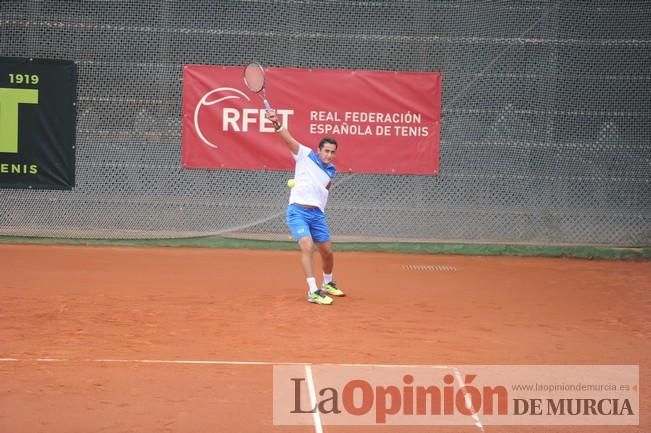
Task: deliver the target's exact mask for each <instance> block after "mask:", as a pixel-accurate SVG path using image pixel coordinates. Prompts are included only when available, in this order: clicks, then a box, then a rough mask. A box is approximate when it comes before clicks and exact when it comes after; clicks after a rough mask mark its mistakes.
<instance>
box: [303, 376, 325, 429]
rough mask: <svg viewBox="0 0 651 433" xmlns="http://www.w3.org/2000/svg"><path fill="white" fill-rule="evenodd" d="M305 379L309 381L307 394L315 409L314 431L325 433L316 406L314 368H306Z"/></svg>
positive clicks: (311, 405)
mask: <svg viewBox="0 0 651 433" xmlns="http://www.w3.org/2000/svg"><path fill="white" fill-rule="evenodd" d="M305 378H306V379H307V393H308V394H309V396H310V407H311V408H313V409H314V411H313V412H312V420H313V421H314V431H315V432H316V433H323V427H322V426H321V415H319V410H318V409H317V406H316V392H315V391H314V379H313V378H312V367H310V366H309V365H306V366H305Z"/></svg>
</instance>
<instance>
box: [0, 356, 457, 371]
mask: <svg viewBox="0 0 651 433" xmlns="http://www.w3.org/2000/svg"><path fill="white" fill-rule="evenodd" d="M0 362H97V363H116V364H117V363H124V364H129V363H131V364H199V365H201V364H205V365H270V366H273V365H292V366H312V365H319V366H326V367H327V366H337V367H377V368H409V367H412V368H414V367H416V368H434V369H449V370H452V369H454V367H449V366H446V365H419V364H365V363H360V364H355V363H327V362H325V363H318V362H317V363H314V362H282V361H224V360H201V359H112V358H100V359H83V358H79V359H71V358H0Z"/></svg>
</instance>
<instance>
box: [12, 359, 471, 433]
mask: <svg viewBox="0 0 651 433" xmlns="http://www.w3.org/2000/svg"><path fill="white" fill-rule="evenodd" d="M0 362H89V363H115V364H190V365H252V366H261V365H263V366H274V365H291V366H303V367H305V374H306V379H307V386H308V393H309V397H310V404H311V405H312V407H315V406H316V394H315V389H314V379H313V376H312V366H313V365H319V366H343V367H374V368H375V367H377V368H410V367H411V368H432V369H447V370H453V371H454V375H455V377H456V379H457V381H458V382H459V386H460V387H463V379H462V378H461V373H460V372H459V369H458V368H457V367H450V366H447V365H424V364H365V363H357V364H356V363H307V362H278V361H276V362H274V361H224V360H199V359H69V358H0ZM465 399H466V404H467V405H468V406H469V407H470V408H471V409H472V411H473V412H475V409H474V408H473V407H472V401H471V400H470V398H469V395H468V394H466V395H465ZM312 417H313V419H314V429H315V430H316V433H323V427H322V424H321V417H320V415H319V413H318V411H315V412H314V413H313V414H312ZM472 418H473V419H474V421H475V426H476V427H477V428H479V430H480V431H481V432H482V433H483V432H484V426H483V425H482V423H481V420H480V419H479V416H477V414H476V413H475V414H473V415H472Z"/></svg>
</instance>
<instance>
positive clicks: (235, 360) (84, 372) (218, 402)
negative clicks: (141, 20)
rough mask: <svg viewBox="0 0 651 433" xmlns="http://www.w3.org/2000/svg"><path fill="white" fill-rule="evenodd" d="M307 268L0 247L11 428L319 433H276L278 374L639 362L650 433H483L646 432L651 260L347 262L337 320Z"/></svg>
mask: <svg viewBox="0 0 651 433" xmlns="http://www.w3.org/2000/svg"><path fill="white" fill-rule="evenodd" d="M297 254H298V253H297V252H293V251H268V250H267V251H262V250H224V249H202V248H196V249H192V248H187V249H186V248H118V247H99V246H93V247H85V246H55V245H47V246H45V245H44V246H34V245H32V246H28V245H0V257H1V261H2V267H3V277H2V282H1V283H0V288H1V290H0V291H1V292H2V294H3V302H2V307H1V310H0V342H1V343H0V344H1V346H0V358H2V362H1V363H0V371H1V374H2V378H3V380H2V382H1V384H0V408H1V409H0V431H2V432H11V433H22V432H29V433H37V432H47V433H55V432H66V433H71V432H84V433H96V432H271V431H277V432H280V431H290V432H312V431H315V427H314V426H291V427H283V426H274V425H273V422H272V366H273V364H274V363H306V364H320V363H333V364H342V363H361V364H409V365H411V364H425V365H462V364H465V365H468V364H488V365H490V364H495V365H504V364H506V365H513V364H634V365H640V384H641V391H640V392H641V395H640V409H641V415H640V426H639V427H623V426H620V427H572V428H570V427H546V428H542V427H537V428H536V427H506V428H505V427H499V426H484V429H485V431H487V432H503V431H506V432H551V431H553V432H565V431H567V432H603V433H606V432H613V433H615V432H618V433H633V432H640V433H641V432H648V431H649V427H650V426H651V418H650V417H649V409H651V407H650V406H649V398H651V393H650V392H649V388H648V387H646V386H645V384H647V383H648V382H649V380H651V368H650V367H649V366H650V365H651V351H650V350H649V345H648V342H649V337H650V336H651V325H650V324H649V320H648V318H649V316H650V315H651V282H650V278H649V276H650V275H651V263H649V262H626V261H589V260H577V259H552V258H513V257H463V256H445V255H418V254H403V255H401V254H392V253H356V252H341V253H338V254H337V257H336V258H337V264H336V266H337V271H336V278H337V280H338V281H339V282H340V285H341V286H343V287H345V288H346V289H347V291H348V293H349V296H348V297H346V298H343V299H337V300H336V302H335V304H334V305H332V306H330V307H325V306H317V305H312V304H309V303H307V302H306V301H305V299H304V294H303V282H304V281H303V279H302V277H301V275H300V272H299V267H298V256H297ZM323 431H326V432H347V431H354V432H366V431H374V432H376V431H377V432H389V431H391V432H398V431H399V432H412V431H414V432H468V433H470V432H478V431H480V430H479V429H478V428H477V427H476V426H474V425H469V426H468V427H458V426H457V427H427V428H425V427H413V426H404V427H399V428H396V427H393V428H389V427H377V426H368V427H354V428H353V427H341V426H323Z"/></svg>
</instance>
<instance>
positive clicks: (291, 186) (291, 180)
mask: <svg viewBox="0 0 651 433" xmlns="http://www.w3.org/2000/svg"><path fill="white" fill-rule="evenodd" d="M287 186H288V187H290V188H294V187H295V186H296V181H295V180H294V179H289V180H288V181H287Z"/></svg>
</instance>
